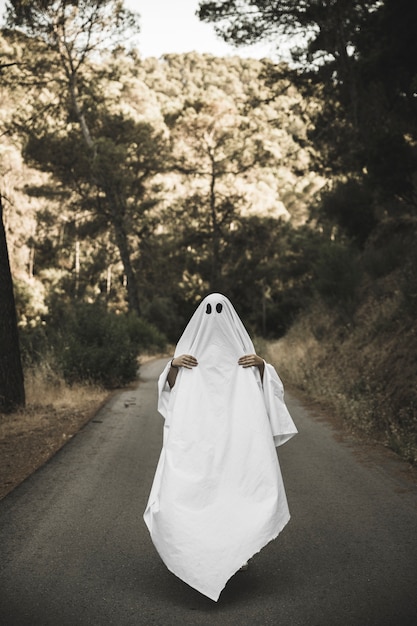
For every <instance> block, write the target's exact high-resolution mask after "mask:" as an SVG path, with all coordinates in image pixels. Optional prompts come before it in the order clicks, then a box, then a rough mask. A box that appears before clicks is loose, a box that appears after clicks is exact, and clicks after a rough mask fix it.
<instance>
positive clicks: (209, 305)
mask: <svg viewBox="0 0 417 626" xmlns="http://www.w3.org/2000/svg"><path fill="white" fill-rule="evenodd" d="M206 313H207V315H210V313H211V304H210V302H209V303H208V304H207V308H206Z"/></svg>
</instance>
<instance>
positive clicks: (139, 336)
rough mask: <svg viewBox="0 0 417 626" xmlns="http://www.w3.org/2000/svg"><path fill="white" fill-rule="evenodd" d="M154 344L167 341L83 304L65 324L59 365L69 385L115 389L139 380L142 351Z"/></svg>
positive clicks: (131, 320)
mask: <svg viewBox="0 0 417 626" xmlns="http://www.w3.org/2000/svg"><path fill="white" fill-rule="evenodd" d="M155 342H157V344H158V345H159V346H160V347H162V346H163V342H164V341H163V337H162V335H161V334H160V333H159V332H158V331H157V330H156V329H155V328H154V327H153V326H152V325H151V324H149V323H147V322H144V321H143V320H140V319H138V318H135V317H133V316H126V315H117V314H116V313H110V312H108V311H107V310H106V309H105V308H104V307H102V306H100V305H85V304H84V305H79V306H77V307H76V308H75V309H74V310H73V311H72V313H71V314H70V315H69V317H68V319H67V320H66V321H64V324H63V327H62V329H61V341H60V342H59V344H60V347H59V348H58V350H59V361H60V364H61V367H62V371H63V375H64V378H65V380H66V381H67V382H69V383H73V382H78V381H90V382H94V383H97V384H101V385H103V386H105V387H107V388H114V387H119V386H121V385H124V384H127V383H129V382H131V381H132V380H134V379H135V378H136V377H137V374H138V361H137V357H138V354H139V351H140V348H147V349H149V348H150V347H151V346H153V345H154V344H155Z"/></svg>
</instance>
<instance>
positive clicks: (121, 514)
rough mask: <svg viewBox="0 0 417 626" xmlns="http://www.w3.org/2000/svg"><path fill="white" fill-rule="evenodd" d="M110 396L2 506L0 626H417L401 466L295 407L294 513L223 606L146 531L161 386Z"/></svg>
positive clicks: (409, 490)
mask: <svg viewBox="0 0 417 626" xmlns="http://www.w3.org/2000/svg"><path fill="white" fill-rule="evenodd" d="M161 369H162V362H161V361H157V362H156V361H155V362H151V363H148V364H147V365H145V366H143V368H142V382H141V383H140V385H139V386H138V388H137V389H134V390H129V391H124V392H123V393H121V394H118V395H117V396H115V397H114V398H113V399H112V400H111V401H110V403H109V404H107V405H106V406H105V407H104V408H103V409H102V410H101V411H100V412H99V413H98V415H97V416H96V417H95V418H94V419H93V420H92V421H91V422H90V423H89V424H88V425H87V426H86V427H85V428H84V429H83V430H82V431H81V432H80V433H79V434H78V435H77V436H76V437H75V438H74V439H72V441H71V442H70V443H68V444H67V445H66V446H65V447H64V448H63V449H62V450H61V451H60V452H59V453H58V454H57V455H56V456H55V457H54V458H53V459H51V460H50V461H49V462H48V463H47V464H46V465H45V466H44V467H42V468H41V469H40V470H39V471H38V472H36V473H35V474H34V475H33V476H31V477H30V478H29V479H28V480H26V481H25V482H24V483H23V484H22V485H21V486H20V487H18V488H17V489H16V490H15V491H13V492H12V493H11V494H10V495H9V496H7V497H6V498H5V499H4V500H2V501H1V502H0V625H1V626H87V625H92V626H107V625H115V626H116V625H117V626H131V625H132V626H136V625H146V626H151V625H161V626H162V625H163V626H175V625H177V624H181V625H182V626H186V625H192V626H198V625H200V624H203V625H210V626H228V625H239V626H246V625H251V626H252V625H255V624H256V625H260V626H263V625H267V624H271V625H274V626H298V625H300V626H351V625H352V626H367V625H368V626H408V625H410V626H411V625H413V626H414V625H415V624H417V486H416V484H415V482H414V483H413V481H412V480H411V479H410V477H409V475H408V474H407V467H406V466H405V464H403V463H401V462H399V461H398V460H396V459H395V458H394V457H393V456H392V455H390V454H389V453H386V452H385V451H381V450H373V449H372V448H370V447H369V446H366V445H361V444H358V443H355V442H352V441H351V440H349V439H347V438H346V437H342V436H340V433H338V431H337V430H335V428H334V427H333V426H332V425H331V424H329V423H328V422H327V421H325V420H323V419H322V418H321V417H320V416H319V415H318V414H316V413H314V412H312V411H311V410H307V409H306V408H303V406H302V405H301V403H300V402H299V401H297V400H296V399H295V398H288V397H287V402H288V406H289V408H290V411H291V413H292V415H293V417H294V420H295V421H296V423H297V426H298V427H299V430H300V434H299V435H298V436H297V437H296V438H294V439H293V440H292V441H290V442H289V443H287V444H285V445H284V446H283V448H281V449H280V452H279V456H280V461H281V466H282V471H283V476H284V481H285V484H286V488H287V495H288V500H289V505H290V510H291V513H292V519H291V521H290V523H289V525H288V526H287V527H286V528H285V529H284V531H283V533H282V534H281V535H280V536H279V537H278V539H277V540H276V541H275V542H273V543H271V544H270V545H269V546H267V547H266V548H264V550H263V551H261V553H260V554H258V555H256V556H255V557H254V558H253V560H252V561H251V564H250V568H249V570H248V571H247V572H242V573H238V574H236V576H234V577H233V578H232V579H231V580H230V581H229V583H228V585H227V586H226V589H225V590H224V591H223V593H222V595H221V596H220V600H219V602H218V603H215V602H212V601H211V600H209V599H208V598H206V597H204V596H202V595H200V594H199V593H198V592H197V591H195V590H193V589H191V588H190V587H188V586H187V585H185V584H184V583H182V582H181V581H180V580H178V579H177V578H176V577H175V576H173V575H172V574H170V573H169V572H168V571H167V570H166V568H165V566H164V565H163V564H162V563H161V561H160V560H159V557H158V555H157V553H156V552H155V550H154V548H153V546H152V544H151V541H150V539H149V536H148V533H147V529H146V527H145V525H144V523H143V521H142V514H143V510H144V508H145V505H146V501H147V497H148V493H149V490H150V486H151V483H152V478H153V474H154V470H155V467H156V463H157V459H158V455H159V451H160V443H161V431H162V418H160V417H159V416H158V414H157V413H156V406H155V405H156V378H157V376H158V374H159V372H160V371H161Z"/></svg>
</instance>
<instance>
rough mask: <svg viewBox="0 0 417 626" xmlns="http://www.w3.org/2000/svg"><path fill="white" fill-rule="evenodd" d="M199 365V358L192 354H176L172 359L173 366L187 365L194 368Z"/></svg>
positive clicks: (188, 367)
mask: <svg viewBox="0 0 417 626" xmlns="http://www.w3.org/2000/svg"><path fill="white" fill-rule="evenodd" d="M196 365H198V362H197V359H196V358H195V357H194V356H191V354H182V355H181V356H176V357H175V358H173V359H172V361H171V367H175V368H178V367H186V368H187V369H189V370H190V369H192V368H193V367H196Z"/></svg>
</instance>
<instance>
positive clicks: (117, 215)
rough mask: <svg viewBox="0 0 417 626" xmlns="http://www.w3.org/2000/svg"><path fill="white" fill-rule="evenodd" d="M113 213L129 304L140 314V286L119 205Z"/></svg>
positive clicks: (112, 209) (133, 311)
mask: <svg viewBox="0 0 417 626" xmlns="http://www.w3.org/2000/svg"><path fill="white" fill-rule="evenodd" d="M109 196H110V194H108V200H109V201H110V202H112V200H111V198H110V197H109ZM111 213H112V218H113V219H112V224H113V228H114V233H115V236H116V245H117V248H118V250H119V254H120V258H121V261H122V264H123V269H124V272H125V275H126V290H127V301H128V304H129V311H130V312H132V313H136V314H137V315H140V304H139V295H138V286H137V282H136V275H135V272H134V271H133V266H132V261H131V253H130V249H129V241H128V237H127V233H126V228H125V225H124V223H123V217H122V215H121V212H120V211H119V210H118V207H115V206H112V207H111Z"/></svg>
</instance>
